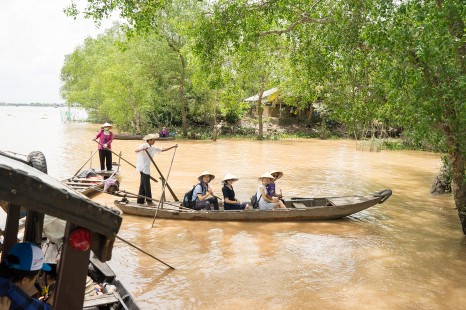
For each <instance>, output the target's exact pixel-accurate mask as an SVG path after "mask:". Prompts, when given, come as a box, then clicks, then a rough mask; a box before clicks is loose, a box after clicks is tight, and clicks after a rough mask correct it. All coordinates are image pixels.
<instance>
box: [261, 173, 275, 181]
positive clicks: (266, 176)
mask: <svg viewBox="0 0 466 310" xmlns="http://www.w3.org/2000/svg"><path fill="white" fill-rule="evenodd" d="M264 178H267V179H272V180H273V179H274V177H273V176H272V175H271V174H270V173H269V172H266V173H264V174H263V175H261V176H260V177H259V180H262V179H264Z"/></svg>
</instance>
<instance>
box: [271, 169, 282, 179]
mask: <svg viewBox="0 0 466 310" xmlns="http://www.w3.org/2000/svg"><path fill="white" fill-rule="evenodd" d="M274 173H278V177H277V180H278V179H280V178H281V177H282V176H283V172H281V171H279V170H272V171H270V174H271V175H272V176H273V174H274Z"/></svg>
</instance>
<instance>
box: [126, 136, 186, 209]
mask: <svg viewBox="0 0 466 310" xmlns="http://www.w3.org/2000/svg"><path fill="white" fill-rule="evenodd" d="M158 138H159V135H158V134H148V135H146V136H144V138H142V139H143V140H145V141H146V143H143V144H141V145H140V146H138V147H137V148H136V149H135V150H134V151H135V152H136V153H137V159H136V171H139V173H140V175H141V182H140V184H139V192H138V199H137V203H139V204H144V202H146V201H147V204H148V205H154V202H153V201H152V199H151V198H152V192H151V187H150V164H151V159H150V158H149V156H148V153H149V155H150V156H151V157H154V156H155V155H156V154H159V153H161V152H165V151H168V150H171V149H173V148H175V147H178V144H175V145H172V146H170V147H168V148H158V147H155V146H154V143H155V140H156V139H158ZM146 151H147V152H146Z"/></svg>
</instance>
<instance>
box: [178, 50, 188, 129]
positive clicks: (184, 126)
mask: <svg viewBox="0 0 466 310" xmlns="http://www.w3.org/2000/svg"><path fill="white" fill-rule="evenodd" d="M179 55H180V62H181V72H180V87H179V90H178V98H179V100H180V110H181V127H182V130H183V138H187V137H188V121H187V119H186V97H185V94H184V83H185V75H186V60H185V59H184V57H183V55H181V53H180V54H179Z"/></svg>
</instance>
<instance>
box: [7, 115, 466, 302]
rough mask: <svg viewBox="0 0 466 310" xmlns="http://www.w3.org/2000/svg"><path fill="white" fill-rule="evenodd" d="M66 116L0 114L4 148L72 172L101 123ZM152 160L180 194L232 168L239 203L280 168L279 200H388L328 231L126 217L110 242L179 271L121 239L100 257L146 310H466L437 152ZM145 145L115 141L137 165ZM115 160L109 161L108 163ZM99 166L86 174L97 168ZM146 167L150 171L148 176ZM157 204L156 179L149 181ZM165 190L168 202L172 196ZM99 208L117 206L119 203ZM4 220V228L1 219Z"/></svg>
mask: <svg viewBox="0 0 466 310" xmlns="http://www.w3.org/2000/svg"><path fill="white" fill-rule="evenodd" d="M60 109H61V108H31V107H0V111H1V113H0V141H1V142H0V143H1V144H0V150H8V151H14V152H17V153H20V154H28V153H29V152H31V151H35V150H40V151H42V152H44V154H45V156H46V158H47V164H48V168H49V174H50V175H52V176H53V177H56V178H58V179H62V178H65V177H68V176H70V175H73V174H74V173H75V172H76V171H77V170H78V169H79V167H81V166H82V164H83V163H84V162H85V161H86V160H87V158H89V156H90V154H91V152H92V151H93V150H95V149H96V144H95V142H93V141H91V139H92V138H93V136H94V135H95V133H96V132H97V130H98V129H99V125H98V124H89V123H63V122H62V120H61V117H60V111H59V110H60ZM175 142H176V143H178V145H179V147H178V149H177V150H176V153H175V152H174V151H173V150H170V151H167V152H163V153H161V154H160V155H157V156H156V157H155V160H156V162H157V164H158V165H159V168H160V170H161V171H162V172H163V173H164V175H165V177H166V176H167V172H168V171H169V168H170V162H171V161H172V158H173V156H174V160H173V166H172V169H171V171H170V175H169V178H168V182H169V184H170V185H171V187H172V188H173V190H174V192H175V193H176V194H177V195H178V197H179V198H181V197H182V196H183V194H184V193H185V192H186V191H187V190H189V189H190V188H191V187H192V185H193V184H195V183H196V182H197V176H198V175H199V174H200V173H201V172H202V171H204V170H208V171H210V172H211V173H213V174H214V175H216V179H215V180H214V181H213V182H212V185H213V188H214V191H215V192H216V193H217V194H219V195H220V194H221V185H220V180H221V179H222V178H223V176H224V175H225V174H226V173H227V172H231V173H233V174H234V175H235V176H236V177H238V178H239V179H240V180H239V181H238V182H236V183H235V184H234V186H235V191H236V192H237V194H238V196H239V198H240V199H242V200H246V199H248V198H249V197H250V196H251V195H252V194H253V193H254V192H255V190H256V189H257V185H258V180H257V177H258V176H260V175H261V174H263V173H264V172H265V171H268V170H270V169H272V168H278V169H280V170H282V171H283V172H284V176H283V178H281V179H280V180H278V181H277V186H278V187H279V188H280V189H281V190H282V192H283V194H284V195H285V196H292V195H293V196H314V195H316V196H333V195H347V194H367V193H371V192H374V191H377V190H382V189H385V188H391V189H392V190H393V196H392V197H390V199H389V200H388V201H387V202H385V203H384V204H383V205H378V206H375V207H373V208H370V209H368V210H365V211H363V212H360V213H357V214H355V215H354V216H351V217H349V218H345V219H341V220H334V221H323V222H289V223H288V222H287V223H270V222H266V223H261V222H256V223H241V222H190V221H170V220H161V219H156V220H155V224H154V226H153V227H151V224H152V219H151V218H142V217H135V216H127V215H123V224H122V227H121V230H120V233H119V235H120V236H121V237H122V238H124V239H126V240H128V241H130V242H132V243H134V244H136V245H138V246H139V247H141V248H143V249H144V250H146V251H147V252H150V253H152V254H153V255H155V256H156V257H158V258H159V259H161V260H163V261H165V262H167V263H168V264H170V265H172V266H174V267H175V268H176V270H173V271H171V270H169V269H167V267H166V266H164V265H162V264H160V263H159V262H157V261H155V260H154V259H152V258H150V257H148V256H147V255H145V254H142V253H140V252H138V251H137V250H136V249H134V248H132V247H130V246H128V245H126V244H125V243H122V242H121V241H119V240H117V241H116V242H115V245H114V252H113V258H112V260H111V261H110V262H109V264H110V265H111V266H112V268H113V269H114V270H115V272H116V273H117V276H118V278H119V279H120V280H121V281H122V282H123V283H124V285H125V286H126V287H127V288H128V289H129V290H130V291H131V292H132V294H133V295H134V296H135V297H136V300H137V301H138V303H139V304H140V305H141V307H142V308H143V309H167V308H169V309H298V308H299V309H304V308H305V309H395V308H401V309H463V308H464V305H465V304H466V294H465V293H464V292H466V276H465V275H466V238H465V237H464V236H463V234H462V232H461V227H460V223H459V219H458V215H457V211H456V210H455V206H454V202H453V199H452V197H451V196H449V195H443V196H432V195H431V194H430V193H429V190H430V186H431V184H432V181H433V179H434V177H435V176H436V174H437V173H438V171H439V168H440V164H441V163H440V155H439V154H434V153H429V152H419V151H385V150H384V151H382V152H378V153H376V152H362V151H358V150H356V147H355V142H354V141H350V140H314V139H313V140H299V139H297V140H294V139H293V140H291V139H290V140H281V141H262V142H261V141H249V140H219V141H217V142H212V141H185V140H175V141H163V142H161V143H157V144H156V145H159V146H162V147H168V146H170V145H172V144H173V143H175ZM140 143H142V141H122V140H116V141H114V144H113V150H114V151H115V152H122V156H123V157H124V158H125V159H126V160H128V161H130V162H132V163H134V162H135V155H134V152H133V150H134V148H136V147H137V146H138V145H139V144H140ZM114 158H115V157H114ZM97 160H98V159H97V157H96V158H95V160H93V165H94V166H95V165H96V164H97ZM156 173H157V172H156V171H155V170H154V169H153V170H152V175H153V176H154V177H157V178H158V176H157V174H156ZM138 185H139V176H138V174H137V173H136V172H135V170H134V169H133V168H132V167H131V166H129V165H127V164H126V163H124V162H123V163H122V178H121V189H125V190H127V191H130V192H136V191H137V188H138ZM152 190H153V194H154V197H159V196H160V195H161V183H160V182H159V183H158V184H153V185H152ZM167 195H169V193H168V192H167ZM94 199H95V200H97V201H99V202H101V203H103V204H106V205H108V206H111V207H113V200H114V199H115V197H113V196H110V195H107V194H99V195H97V196H95V197H94ZM3 225H4V224H3Z"/></svg>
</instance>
